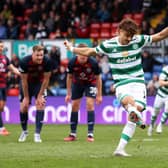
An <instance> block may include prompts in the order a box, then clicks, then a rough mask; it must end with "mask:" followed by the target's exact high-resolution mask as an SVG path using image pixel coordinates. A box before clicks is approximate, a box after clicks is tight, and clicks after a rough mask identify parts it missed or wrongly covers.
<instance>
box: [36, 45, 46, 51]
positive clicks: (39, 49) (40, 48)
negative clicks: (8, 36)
mask: <svg viewBox="0 0 168 168" xmlns="http://www.w3.org/2000/svg"><path fill="white" fill-rule="evenodd" d="M41 50H43V51H44V47H43V46H42V45H35V46H33V52H34V51H41Z"/></svg>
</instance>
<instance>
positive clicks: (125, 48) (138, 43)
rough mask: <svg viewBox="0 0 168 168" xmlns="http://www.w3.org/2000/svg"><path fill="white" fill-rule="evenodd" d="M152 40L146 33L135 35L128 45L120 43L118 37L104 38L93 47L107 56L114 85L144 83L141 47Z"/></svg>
mask: <svg viewBox="0 0 168 168" xmlns="http://www.w3.org/2000/svg"><path fill="white" fill-rule="evenodd" d="M151 42H152V37H151V36H148V35H135V36H134V37H133V39H132V40H131V42H130V43H129V44H128V45H121V44H120V43H119V41H118V37H114V38H112V39H109V40H106V41H104V42H102V43H101V44H100V45H99V46H97V47H96V48H95V50H96V52H97V53H102V54H105V55H107V56H108V58H109V64H110V67H111V71H112V75H113V79H114V82H115V87H118V86H120V85H125V84H127V83H130V82H138V83H144V72H143V69H142V62H141V49H142V48H143V47H144V46H145V45H146V44H147V43H151Z"/></svg>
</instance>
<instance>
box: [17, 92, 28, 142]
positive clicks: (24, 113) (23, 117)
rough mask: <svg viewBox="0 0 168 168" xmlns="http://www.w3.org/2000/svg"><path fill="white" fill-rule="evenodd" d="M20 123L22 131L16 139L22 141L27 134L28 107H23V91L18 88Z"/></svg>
mask: <svg viewBox="0 0 168 168" xmlns="http://www.w3.org/2000/svg"><path fill="white" fill-rule="evenodd" d="M19 97H20V125H21V128H22V132H21V134H20V136H19V139H18V141H19V142H24V141H26V138H27V136H28V129H27V123H28V108H25V107H24V106H23V92H22V90H20V96H19Z"/></svg>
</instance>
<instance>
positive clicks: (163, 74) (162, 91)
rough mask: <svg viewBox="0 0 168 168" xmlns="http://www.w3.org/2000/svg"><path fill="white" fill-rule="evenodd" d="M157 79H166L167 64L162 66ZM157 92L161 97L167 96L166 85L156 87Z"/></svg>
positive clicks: (167, 72)
mask: <svg viewBox="0 0 168 168" xmlns="http://www.w3.org/2000/svg"><path fill="white" fill-rule="evenodd" d="M159 79H161V80H164V81H168V66H165V67H163V69H162V72H161V74H160V76H159ZM157 94H158V95H159V96H160V97H163V98H165V97H168V86H160V87H159V88H158V91H157Z"/></svg>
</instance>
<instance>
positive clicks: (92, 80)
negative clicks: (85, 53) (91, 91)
mask: <svg viewBox="0 0 168 168" xmlns="http://www.w3.org/2000/svg"><path fill="white" fill-rule="evenodd" d="M67 72H68V73H69V74H72V76H73V83H79V84H81V85H82V84H83V85H85V84H96V75H99V74H100V72H101V70H100V67H99V65H98V63H97V61H96V59H94V58H92V57H89V58H88V60H87V62H86V63H84V64H80V63H79V62H78V60H77V57H73V58H72V59H71V60H70V61H69V64H68V69H67Z"/></svg>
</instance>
